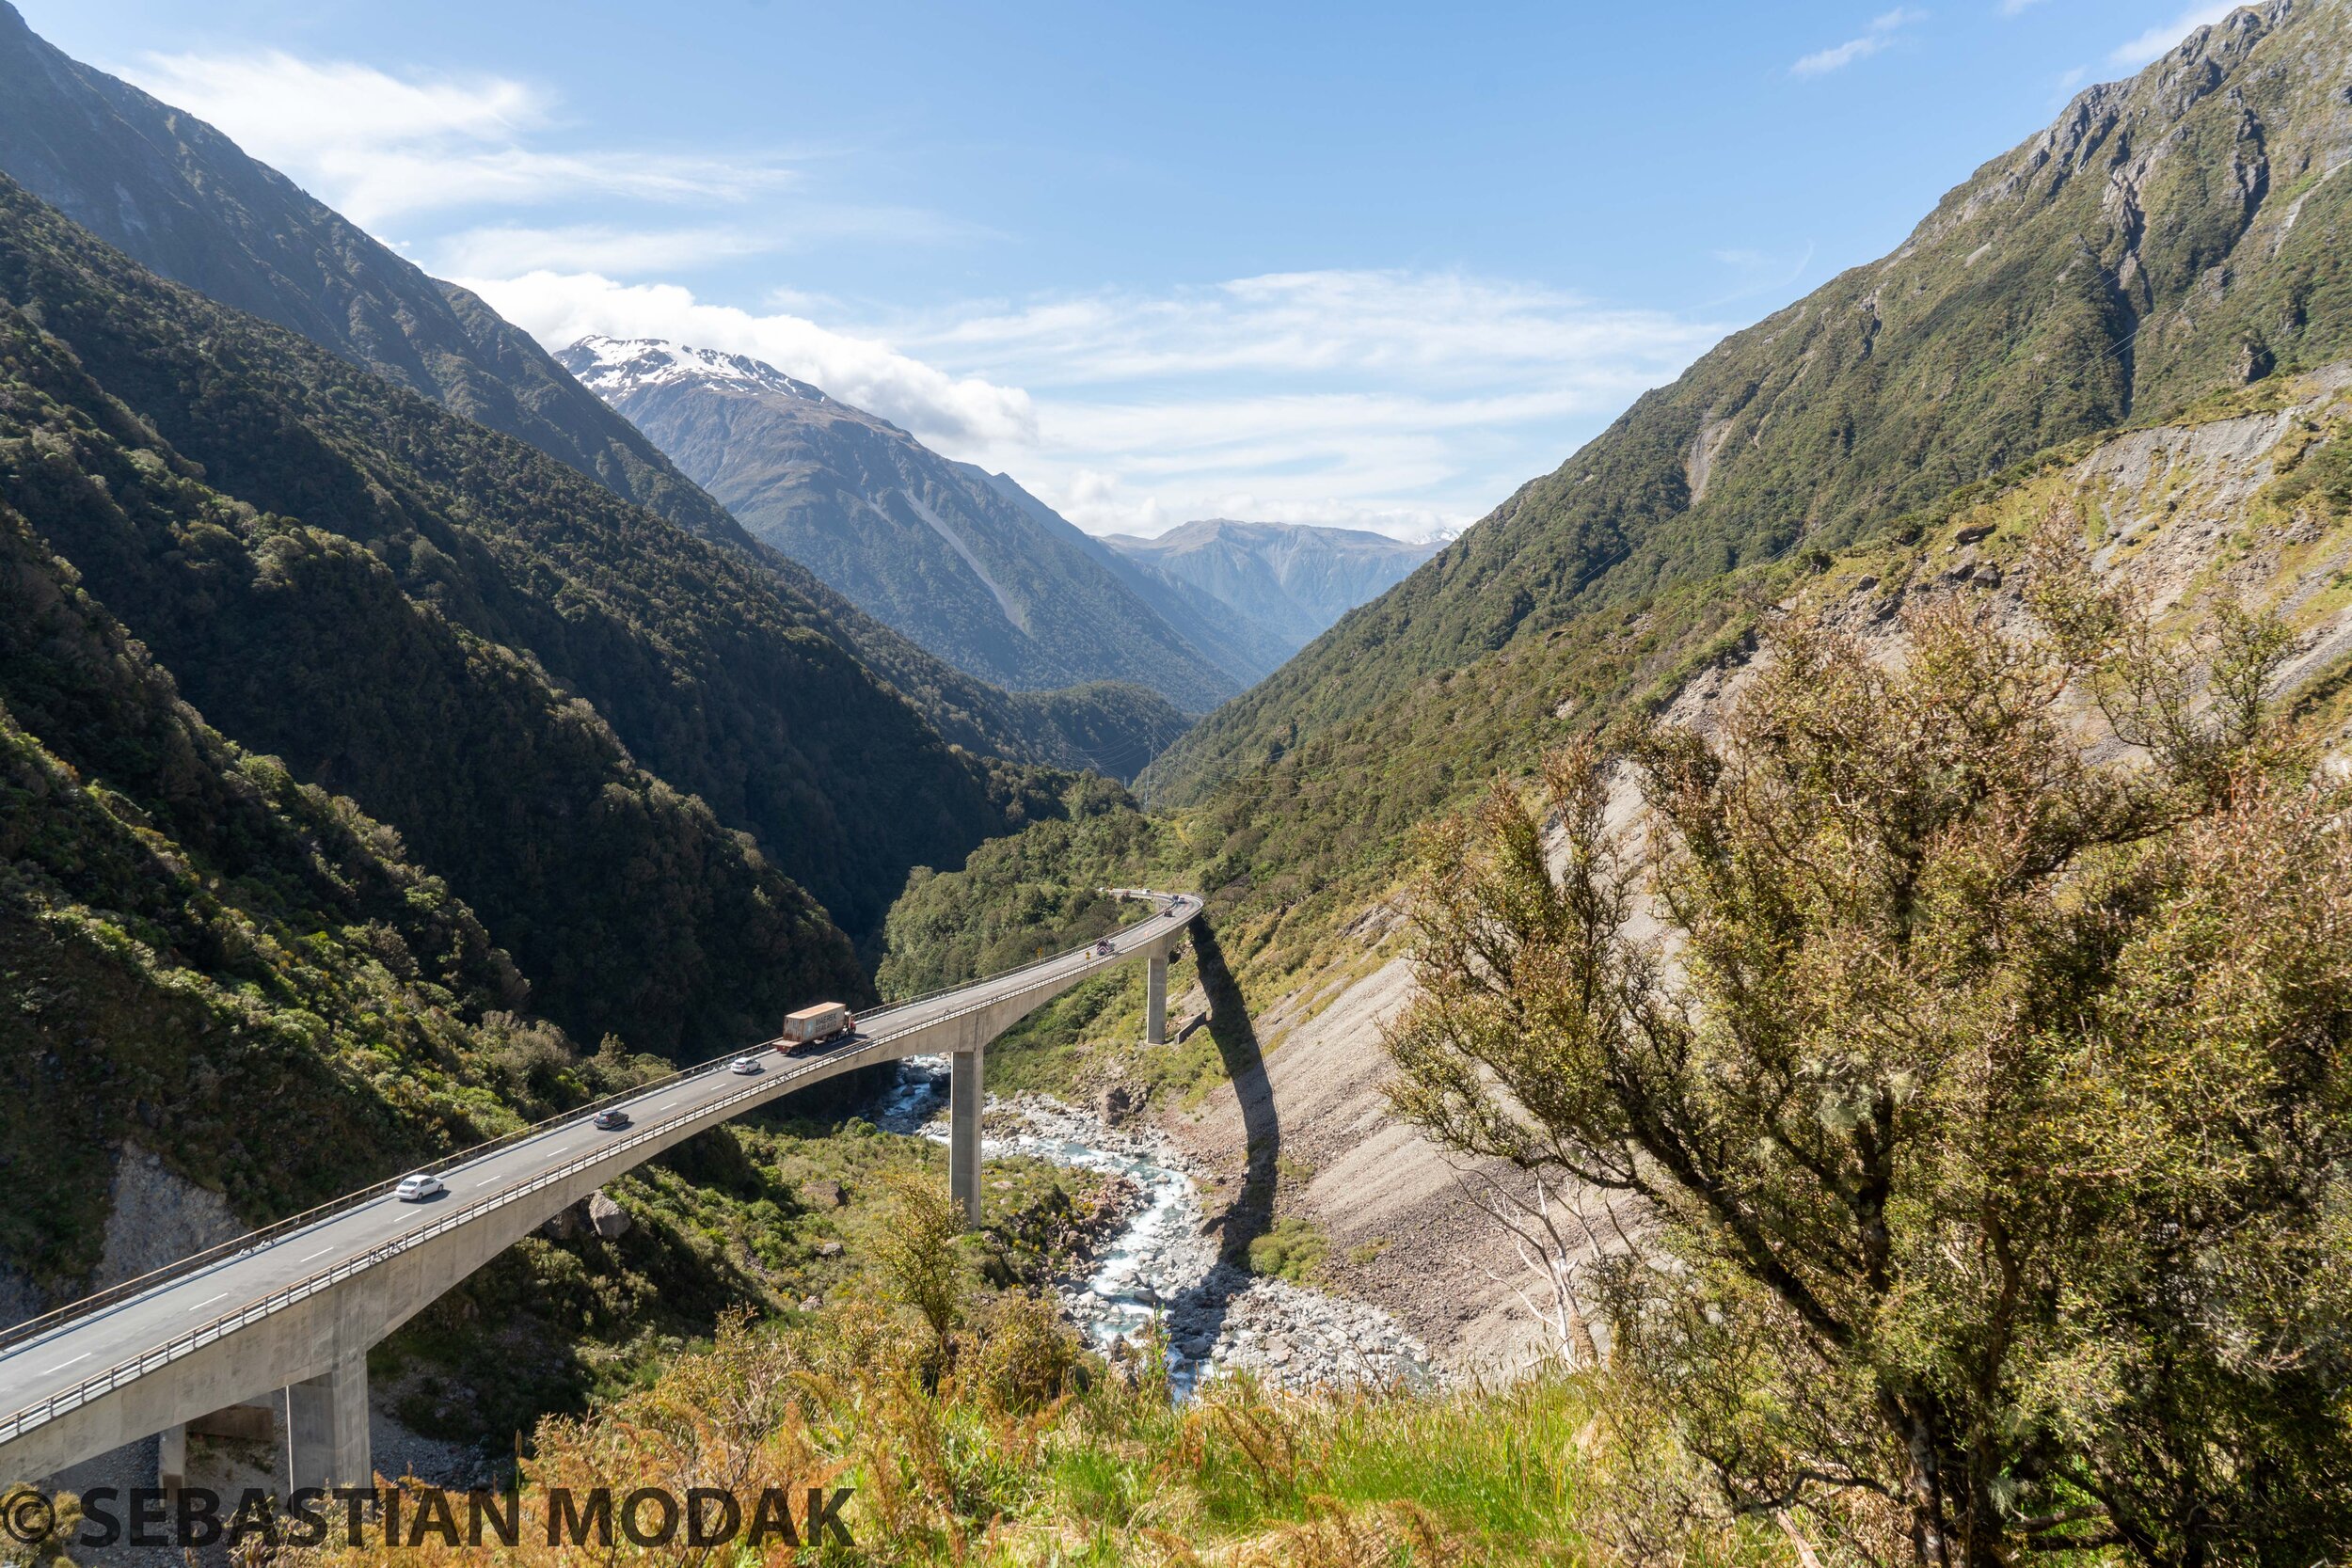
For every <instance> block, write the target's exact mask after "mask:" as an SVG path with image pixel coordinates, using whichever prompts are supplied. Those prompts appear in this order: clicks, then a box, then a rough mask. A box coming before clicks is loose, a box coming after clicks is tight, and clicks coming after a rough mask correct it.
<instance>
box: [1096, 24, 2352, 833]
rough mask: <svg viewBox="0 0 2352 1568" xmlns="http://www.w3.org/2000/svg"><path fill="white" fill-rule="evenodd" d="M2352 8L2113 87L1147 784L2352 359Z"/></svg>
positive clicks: (1769, 323)
mask: <svg viewBox="0 0 2352 1568" xmlns="http://www.w3.org/2000/svg"><path fill="white" fill-rule="evenodd" d="M2347 94H2352V14H2348V11H2347V7H2346V5H2345V4H2344V0H2270V3H2269V4H2266V5H2264V6H2261V7H2259V8H2249V9H2245V10H2240V11H2238V12H2236V13H2234V14H2233V15H2232V16H2231V17H2230V18H2228V19H2227V20H2226V21H2224V22H2222V23H2220V24H2217V25H2215V26H2213V27H2209V28H2204V29H2201V30H2200V31H2199V32H2198V33H2197V34H2196V35H2195V36H2194V37H2192V38H2191V39H2190V40H2188V41H2187V42H2185V44H2183V45H2182V46H2181V47H2180V48H2178V49H2176V50H2174V51H2173V52H2172V53H2171V54H2169V55H2166V56H2165V57H2164V58H2162V59H2160V60H2158V61H2156V62H2155V63H2154V64H2153V65H2151V66H2150V67H2149V68H2148V69H2147V70H2145V71H2142V72H2140V73H2139V75H2137V77H2135V78H2133V79H2132V80H2130V81H2128V82H2123V83H2119V84H2112V85H2105V86H2100V87H2091V88H2090V89H2088V90H2086V91H2085V92H2083V93H2082V94H2081V95H2079V96H2078V97H2077V98H2075V100H2074V102H2073V103H2071V104H2069V105H2068V107H2067V109H2066V111H2065V112H2064V113H2063V114H2062V115H2060V116H2059V117H2058V119H2057V120H2056V121H2055V122H2054V123H2053V124H2052V125H2050V127H2049V128H2048V129H2046V130H2044V131H2043V132H2042V133H2041V134H2040V135H2036V136H2034V137H2033V138H2031V139H2030V140H2028V141H2026V143H2025V144H2023V145H2022V146H2020V147H2018V148H2016V149H2014V150H2011V151H2010V152H2009V153H2007V154H2005V155H2003V156H2002V157H1999V158H1996V159H1994V161H1992V162H1991V163H1989V164H1987V165H1985V166H1983V167H1982V168H1980V169H1979V170H1978V171H1977V173H1976V174H1975V175H1974V176H1973V177H1971V178H1970V179H1969V180H1968V181H1967V182H1964V183H1963V184H1961V185H1960V186H1958V187H1956V188H1955V189H1954V190H1953V191H1952V192H1951V193H1950V194H1949V195H1947V197H1946V198H1944V199H1943V201H1942V202H1941V203H1939V204H1938V206H1937V208H1936V210H1935V211H1934V213H1932V214H1930V215H1929V216H1928V218H1927V219H1926V220H1925V221H1924V222H1922V223H1921V224H1920V225H1919V226H1918V228H1917V229H1916V230H1914V232H1913V233H1912V235H1911V237H1910V238H1909V239H1908V240H1907V241H1905V242H1904V244H1903V245H1901V246H1900V247H1899V249H1897V250H1896V251H1895V253H1894V254H1893V255H1891V256H1888V257H1887V258H1885V259H1884V260H1883V261H1877V262H1874V263H1871V264H1869V265H1867V266H1862V267H1857V268H1854V269H1853V270H1851V271H1850V272H1847V273H1845V274H1843V275H1841V276H1840V277H1836V279H1834V280H1832V281H1831V282H1830V283H1828V284H1826V285H1824V286H1823V287H1822V288H1820V289H1819V290H1817V291H1816V292H1815V293H1812V294H1811V295H1809V296H1807V297H1806V298H1805V299H1804V300H1801V301H1799V302H1798V303H1797V304H1795V305H1792V306H1790V307H1788V309H1784V310H1781V311H1779V312H1777V313H1775V314H1774V315H1772V316H1771V317H1769V318H1767V319H1766V320H1764V321H1763V322H1760V323H1758V324H1757V325H1755V326H1753V327H1750V328H1748V329H1747V330H1746V331H1743V332H1740V333H1738V334H1735V335H1734V336H1732V337H1731V338H1729V339H1727V340H1725V341H1724V342H1723V343H1722V344H1720V345H1718V346H1717V347H1716V348H1715V349H1714V350H1713V351H1711V352H1710V353H1708V355H1707V356H1704V357H1703V358H1701V359H1700V360H1699V361H1698V362H1697V363H1696V364H1695V365H1693V366H1692V368H1691V369H1690V370H1689V371H1688V372H1685V373H1684V374H1683V375H1682V376H1681V378H1680V379H1678V380H1677V381H1676V382H1675V383H1674V384H1673V385H1672V386H1669V387H1665V388H1660V389H1659V390H1657V391H1654V392H1650V393H1647V394H1645V396H1643V397H1642V398H1641V399H1640V400H1638V401H1637V402H1636V403H1635V404H1634V405H1633V406H1632V407H1631V408H1630V409H1629V410H1628V411H1627V412H1626V414H1625V415H1624V417H1623V418H1621V419H1619V420H1617V421H1616V422H1615V423H1614V424H1613V425H1612V426H1611V427H1610V428H1609V429H1608V430H1607V431H1606V432H1604V433H1603V434H1602V435H1600V436H1597V437H1596V438H1595V439H1594V440H1593V441H1592V442H1590V443H1589V444H1588V445H1586V446H1585V447H1584V448H1583V449H1582V450H1581V451H1579V452H1577V453H1576V454H1575V455H1574V456H1573V457H1571V458H1569V460H1568V461H1567V462H1566V463H1565V464H1563V465H1562V466H1561V467H1560V468H1559V469H1558V470H1557V471H1555V472H1553V473H1551V474H1549V475H1547V476H1546V477H1544V478H1542V479H1538V480H1535V481H1533V482H1531V483H1528V484H1527V485H1525V486H1523V487H1522V488H1521V489H1520V490H1519V491H1518V494H1516V495H1514V496H1512V497H1511V498H1510V499H1508V500H1506V501H1504V502H1503V503H1502V505H1501V506H1500V507H1498V508H1497V509H1496V510H1495V511H1494V513H1493V514H1491V515H1489V516H1487V517H1486V519H1485V520H1484V521H1482V522H1480V523H1479V524H1478V525H1477V526H1475V527H1474V528H1472V529H1470V531H1468V532H1467V533H1465V534H1464V535H1463V536H1462V537H1461V538H1460V539H1459V540H1457V541H1455V542H1454V544H1453V545H1451V546H1448V547H1447V548H1446V549H1445V550H1444V551H1443V552H1441V553H1440V554H1439V555H1438V557H1437V558H1436V559H1435V560H1433V561H1431V562H1429V563H1428V564H1427V565H1425V566H1423V567H1422V569H1421V570H1420V571H1418V572H1416V573H1415V574H1414V575H1413V576H1412V577H1411V578H1407V579H1406V581H1405V582H1404V583H1402V584H1400V585H1399V586H1398V587H1397V588H1395V589H1394V590H1392V591H1391V592H1390V593H1389V594H1386V595H1384V596H1383V597H1381V598H1379V599H1377V600H1375V601H1374V602H1373V603H1371V604H1369V605H1366V606H1364V607H1363V608H1361V609H1359V610H1355V611H1353V612H1352V613H1351V614H1349V615H1348V616H1347V617H1346V618H1344V619H1343V621H1342V622H1341V623H1340V624H1339V626H1336V627H1334V628H1333V629H1332V630H1331V631H1330V632H1328V633H1327V634H1326V635H1325V636H1324V637H1323V638H1322V639H1320V640H1319V641H1317V642H1316V643H1315V644H1314V645H1313V646H1312V647H1311V648H1309V649H1308V650H1307V651H1306V652H1305V653H1303V654H1302V655H1300V656H1299V657H1298V658H1296V659H1295V660H1294V661H1293V662H1292V663H1291V664H1290V665H1289V666H1287V667H1286V668H1284V669H1283V670H1282V671H1280V672H1279V673H1278V674H1276V675H1275V676H1274V677H1273V678H1272V679H1270V680H1268V681H1267V682H1266V683H1265V684H1264V685H1263V686H1262V687H1260V688H1258V689H1255V690H1253V691H1251V692H1249V693H1248V694H1246V695H1245V696H1244V697H1242V698H1241V699H1239V700H1237V701H1236V702H1234V703H1232V704H1230V705H1227V706H1226V707H1225V708H1224V709H1222V710H1220V711H1219V712H1218V713H1217V714H1216V715H1215V716H1213V717H1212V718H1211V719H1209V720H1208V721H1204V722H1203V723H1202V724H1201V725H1200V726H1199V727H1197V728H1196V729H1195V730H1194V731H1193V732H1192V733H1191V734H1190V735H1188V736H1186V737H1185V738H1184V740H1183V741H1181V742H1179V743H1178V744H1177V746H1176V747H1174V748H1173V749H1172V750H1171V752H1170V753H1169V755H1168V757H1167V758H1165V759H1164V760H1163V761H1162V762H1161V763H1160V764H1158V765H1156V766H1155V767H1154V768H1152V770H1151V771H1150V772H1149V773H1147V774H1146V776H1145V778H1144V779H1143V781H1142V783H1143V785H1144V787H1145V788H1146V790H1147V791H1148V792H1152V793H1154V794H1155V795H1156V796H1157V797H1159V798H1165V799H1170V800H1198V799H1200V798H1202V796H1203V795H1204V793H1205V792H1206V791H1207V790H1209V789H1210V788H1212V787H1213V786H1214V785H1215V784H1216V782H1217V781H1219V780H1221V779H1224V778H1228V777H1231V776H1232V775H1233V774H1235V773H1237V772H1246V771H1248V769H1250V768H1254V767H1256V766H1258V765H1260V764H1262V763H1263V761H1264V760H1265V759H1266V758H1268V757H1270V756H1274V755H1279V754H1280V753H1281V752H1283V751H1285V750H1286V749H1288V748H1291V747H1293V746H1295V745H1297V744H1298V743H1299V742H1300V741H1301V740H1303V739H1304V738H1306V737H1307V736H1312V735H1315V734H1317V733H1319V732H1322V731H1325V730H1327V729H1329V728H1330V727H1332V726H1334V725H1339V724H1343V723H1345V722H1346V721H1350V720H1353V719H1356V718H1359V717H1360V716H1363V715H1366V714H1368V713H1370V712H1372V711H1374V710H1375V709H1376V708H1378V707H1379V706H1381V705H1384V704H1387V703H1390V702H1392V701H1396V700H1398V699H1400V698H1402V697H1403V696H1405V694H1406V693H1407V692H1408V691H1409V690H1410V689H1412V687H1413V685H1414V683H1416V682H1417V681H1420V680H1422V679H1424V678H1426V677H1428V676H1430V675H1432V674H1435V673H1438V672H1441V671H1447V670H1456V669H1460V668H1463V667H1465V666H1470V665H1474V664H1476V663H1477V662H1479V661H1480V660H1483V659H1486V658H1490V657H1496V656H1497V655H1498V654H1500V653H1502V651H1504V650H1508V649H1512V648H1516V647H1519V646H1522V645H1524V644H1526V643H1528V642H1529V641H1531V640H1534V639H1539V638H1542V637H1544V636H1546V635H1548V634H1549V633H1550V632H1552V631H1553V630H1554V629H1556V628H1558V627H1560V626H1564V625H1565V624H1566V623H1568V622H1569V621H1570V620H1571V619H1572V618H1573V617H1575V616H1577V615H1580V614H1583V613H1587V612H1590V611H1593V610H1598V609H1601V608H1604V607H1607V606H1611V605H1623V604H1628V603H1630V602H1632V601H1633V600H1634V599H1635V598H1637V597H1639V596H1640V595H1643V594H1647V593H1650V592H1652V591H1654V590H1656V589H1659V588H1661V587H1665V586H1668V585H1671V584H1674V583H1677V582H1688V581H1693V580H1697V579H1701V578H1707V577H1709V576H1712V575H1714V574H1716V573H1719V572H1722V571H1724V570H1726V569H1728V568H1730V567H1733V566H1735V565H1738V564H1740V563H1743V562H1754V561H1758V560H1763V559H1768V558H1771V557H1773V556H1776V555H1779V554H1781V553H1783V552H1786V551H1788V549H1790V548H1791V547H1792V546H1797V545H1798V544H1800V543H1805V544H1815V545H1824V546H1835V545H1837V544H1840V543H1842V542H1844V541H1846V540H1849V539H1851V538H1853V537H1854V536H1856V534H1857V533H1859V532H1860V531H1864V530H1866V529H1867V528H1868V527H1870V526H1872V525H1873V524H1874V523H1876V522H1878V521H1880V520H1883V519H1884V518H1888V517H1891V516H1894V515H1898V514H1900V513H1903V512H1906V511H1909V510H1912V509H1915V508H1917V507H1920V506H1923V505H1925V504H1927V503H1928V502H1929V501H1930V500H1931V499H1933V498H1935V497H1937V496H1939V495H1942V494H1944V493H1946V492H1947V491H1949V490H1950V489H1952V488H1953V487H1954V486H1956V485H1959V484H1963V483H1968V482H1970V481H1972V480H1976V479H1979V478H1983V477H1985V476H1988V475H1992V474H1995V473H1998V472H1999V471H2001V470H2002V469H2003V468H2005V467H2008V466H2010V464H2013V463H2016V462H2019V461H2021V460H2022V459H2025V458H2026V457H2029V456H2031V455H2032V454H2033V453H2035V452H2037V451H2042V449H2044V448H2046V447H2049V446H2052V445H2055V444H2057V443H2058V442H2060V441H2063V440H2066V439H2068V438H2069V437H2072V436H2078V435H2082V434H2085V433H2087V432H2090V431H2095V430H2099V429H2103V428H2106V427H2108V426H2111V425H2115V424H2119V423H2122V422H2123V421H2125V420H2131V419H2134V418H2137V417H2155V416H2158V415H2161V414H2162V413H2164V412H2166V411H2168V410H2170V409H2175V408H2178V407H2180V406H2182V405H2183V404H2186V403H2188V402H2189V401H2191V400H2192V399H2194V398H2195V397H2197V396H2199V395H2200V394H2201V393H2203V392H2205V391H2208V390H2211V389H2212V388H2216V387H2219V386H2226V385H2233V384H2237V383H2241V382H2244V381H2247V380H2249V379H2252V378H2254V377H2256V376H2259V375H2261V374H2263V373H2265V372H2267V371H2268V370H2270V369H2271V368H2273V367H2274V366H2284V365H2288V364H2291V363H2302V364H2313V363H2317V362H2319V361H2321V360H2323V359H2325V358H2327V357H2328V356H2332V355H2334V354H2336V353H2338V352H2340V351H2341V350H2342V349H2343V348H2344V346H2345V345H2346V343H2347V342H2352V244H2348V243H2347V240H2348V239H2352V232H2348V231H2347V225H2346V214H2347V207H2348V205H2352V180H2347V178H2346V177H2345V176H2344V174H2343V173H2342V172H2341V170H2342V169H2343V167H2344V163H2345V162H2346V161H2347V160H2348V159H2352V98H2347Z"/></svg>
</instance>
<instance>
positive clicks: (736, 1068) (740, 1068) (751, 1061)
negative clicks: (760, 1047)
mask: <svg viewBox="0 0 2352 1568" xmlns="http://www.w3.org/2000/svg"><path fill="white" fill-rule="evenodd" d="M727 1070H728V1071H729V1072H739V1073H741V1074H742V1075H743V1076H744V1077H746V1078H749V1077H750V1076H751V1075H752V1074H753V1073H755V1072H757V1071H758V1070H759V1058H758V1057H756V1056H738V1057H737V1058H735V1060H733V1061H731V1062H729V1063H728V1064H727Z"/></svg>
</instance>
